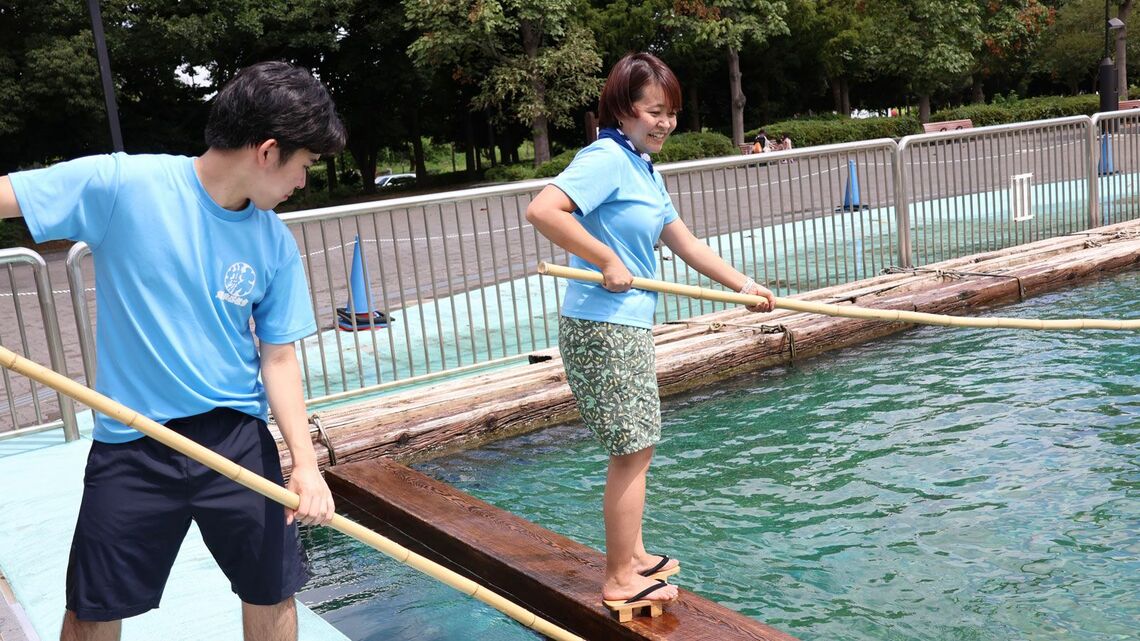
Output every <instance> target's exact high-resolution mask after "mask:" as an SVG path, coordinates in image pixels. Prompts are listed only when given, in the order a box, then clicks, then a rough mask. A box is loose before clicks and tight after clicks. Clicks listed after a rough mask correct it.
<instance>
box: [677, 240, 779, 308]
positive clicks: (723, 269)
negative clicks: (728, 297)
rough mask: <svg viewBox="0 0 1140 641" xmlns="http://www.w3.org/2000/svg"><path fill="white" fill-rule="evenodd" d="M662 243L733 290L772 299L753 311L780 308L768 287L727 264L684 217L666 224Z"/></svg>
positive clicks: (690, 264) (706, 274) (705, 273)
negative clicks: (694, 233) (698, 236)
mask: <svg viewBox="0 0 1140 641" xmlns="http://www.w3.org/2000/svg"><path fill="white" fill-rule="evenodd" d="M661 242H663V243H665V246H666V247H668V248H669V249H670V250H672V251H673V253H674V254H676V255H678V256H680V257H681V260H683V261H685V263H686V264H687V265H688V266H690V267H692V268H693V269H695V270H697V271H698V272H700V273H701V274H704V275H705V276H708V277H709V278H711V279H713V280H715V281H716V282H718V283H720V284H721V285H724V286H725V287H727V288H729V289H731V290H732V291H734V292H741V293H743V294H754V295H756V296H763V297H764V298H766V299H768V302H767V305H749V306H748V309H749V310H750V311H753V312H766V311H771V310H773V309H775V308H776V297H775V295H773V294H772V292H771V291H770V290H769V289H768V288H767V287H764V286H762V285H758V284H756V282H755V281H753V280H752V279H751V278H749V277H748V276H745V275H744V274H742V273H740V272H738V271H737V270H736V269H735V268H734V267H733V266H732V265H729V264H728V263H726V262H725V261H724V259H723V258H721V257H720V256H718V255H717V253H716V252H714V251H713V250H712V248H711V247H709V246H708V245H706V244H705V243H704V242H702V241H701V240H700V239H699V238H697V237H696V236H694V235H693V232H691V231H689V228H688V227H686V226H685V223H684V222H683V221H682V220H681V219H680V218H678V219H676V220H674V221H673V222H671V223H669V224H667V225H665V228H664V229H662V230H661Z"/></svg>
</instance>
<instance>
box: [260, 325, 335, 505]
mask: <svg viewBox="0 0 1140 641" xmlns="http://www.w3.org/2000/svg"><path fill="white" fill-rule="evenodd" d="M261 380H262V382H263V383H264V384H265V394H266V396H267V397H268V398H269V408H270V409H271V410H272V411H273V418H274V420H276V421H277V429H279V430H280V431H281V436H282V437H283V438H284V439H285V445H286V446H287V447H288V448H289V454H290V455H292V457H293V473H292V474H291V475H290V476H289V484H288V488H289V490H290V491H293V492H296V493H297V495H298V496H300V497H301V503H300V505H298V506H297V510H296V512H292V511H290V510H288V509H287V510H286V514H287V515H288V518H289V520H290V522H292V520H293V518H294V517H295V518H296V519H297V520H299V521H300V522H301V523H304V524H305V525H315V524H325V523H328V522H329V521H331V520H332V517H333V514H334V510H335V506H334V505H333V498H332V492H330V491H329V486H328V485H327V484H325V479H324V477H323V476H321V471H320V469H319V468H318V467H317V454H316V452H315V451H314V450H313V441H312V439H311V438H310V437H309V420H308V417H307V415H306V414H305V398H304V395H303V394H302V392H301V367H300V365H299V364H298V363H297V354H296V352H295V351H294V350H293V344H292V343H288V344H285V345H274V344H272V343H265V342H263V343H261Z"/></svg>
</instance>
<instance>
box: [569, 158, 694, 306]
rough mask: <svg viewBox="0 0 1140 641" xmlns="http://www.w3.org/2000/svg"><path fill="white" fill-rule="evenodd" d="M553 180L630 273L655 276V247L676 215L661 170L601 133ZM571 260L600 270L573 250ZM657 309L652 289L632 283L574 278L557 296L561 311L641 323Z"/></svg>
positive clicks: (580, 220) (584, 225)
mask: <svg viewBox="0 0 1140 641" xmlns="http://www.w3.org/2000/svg"><path fill="white" fill-rule="evenodd" d="M554 185H555V186H556V187H558V188H559V189H561V190H562V191H563V192H564V193H565V194H566V195H567V196H568V197H569V198H570V200H572V201H574V205H575V206H576V207H577V209H576V210H575V212H574V213H575V214H576V215H577V216H578V222H580V223H582V226H583V227H585V228H586V231H588V232H589V233H590V235H592V236H593V237H594V238H597V239H598V240H600V241H602V242H603V243H605V244H606V245H607V246H609V247H610V248H611V249H613V250H614V252H615V253H616V254H617V255H618V257H619V258H621V261H622V263H624V264H625V266H626V268H627V269H629V271H630V273H631V274H633V275H634V276H638V277H641V278H654V277H656V275H657V254H656V252H655V251H654V247H655V246H656V244H657V241H658V239H660V237H661V230H662V229H663V228H664V227H665V225H667V224H669V223H671V222H673V221H674V220H676V219H677V210H676V209H675V208H674V207H673V201H672V200H670V199H669V193H668V192H667V191H666V190H665V183H664V181H662V180H661V174H659V173H657V172H656V171H652V170H650V168H649V166H648V164H647V163H646V162H645V161H644V160H642V159H641V158H640V157H639V156H638V155H637V154H635V153H633V151H632V150H630V149H627V148H625V147H622V146H619V144H618V143H617V142H615V141H614V140H606V139H603V140H597V141H595V142H593V143H591V144H590V145H589V146H587V147H585V148H583V149H582V150H581V151H579V152H578V154H577V155H576V156H574V160H573V162H571V163H570V166H569V167H567V168H566V170H565V171H563V172H562V173H561V174H559V175H558V177H557V178H555V179H554ZM570 265H571V266H572V267H577V268H579V269H589V270H593V271H596V272H600V271H601V269H599V268H598V267H597V266H596V265H592V264H590V263H588V262H586V261H585V260H582V259H581V258H579V257H577V256H573V255H571V257H570ZM656 309H657V294H656V293H654V292H647V291H644V290H639V289H631V290H629V291H627V292H622V293H620V294H619V293H614V292H611V291H609V290H607V289H606V288H604V287H602V286H601V285H596V284H594V283H584V282H581V281H576V280H572V281H570V283H569V285H568V286H567V287H566V296H565V298H564V299H563V301H562V314H563V315H564V316H569V317H571V318H581V319H584V320H594V321H602V322H607V323H616V324H618V325H631V326H633V327H644V328H651V327H653V315H654V312H655V311H656Z"/></svg>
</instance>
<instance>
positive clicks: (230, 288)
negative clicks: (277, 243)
mask: <svg viewBox="0 0 1140 641" xmlns="http://www.w3.org/2000/svg"><path fill="white" fill-rule="evenodd" d="M255 284H257V272H255V271H254V270H253V267H250V266H249V264H248V263H241V262H238V263H234V264H233V265H230V268H229V269H227V270H226V276H225V279H224V280H223V281H222V285H223V286H224V287H225V288H226V291H224V292H221V291H220V292H218V293H217V297H218V299H219V300H223V301H225V302H227V303H233V304H234V305H239V306H241V307H245V306H246V305H248V304H249V299H248V298H246V296H249V294H250V292H252V291H253V286H254V285H255Z"/></svg>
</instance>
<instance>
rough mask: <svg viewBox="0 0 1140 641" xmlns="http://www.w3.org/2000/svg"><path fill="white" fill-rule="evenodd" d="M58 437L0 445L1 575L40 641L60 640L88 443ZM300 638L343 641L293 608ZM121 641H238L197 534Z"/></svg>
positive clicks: (227, 601) (237, 615) (221, 583)
mask: <svg viewBox="0 0 1140 641" xmlns="http://www.w3.org/2000/svg"><path fill="white" fill-rule="evenodd" d="M61 440H62V438H61V437H60V436H59V432H58V431H55V432H51V433H46V434H42V435H33V436H27V437H20V438H17V439H14V440H13V441H4V442H0V515H3V517H2V520H0V523H2V525H0V570H2V571H3V573H4V575H5V576H6V577H7V579H8V582H9V583H10V584H11V586H12V590H13V591H14V592H15V594H16V599H17V601H18V602H19V603H20V605H21V606H22V607H23V608H24V611H25V612H26V613H27V616H28V619H29V620H31V622H32V625H33V627H34V628H35V631H36V633H37V634H38V635H39V636H40V638H41V639H58V638H59V631H60V625H61V621H62V618H63V610H64V575H65V573H66V571H67V556H68V550H69V549H70V547H71V535H72V532H73V531H74V529H75V517H76V515H77V514H78V513H79V500H80V495H81V493H82V490H83V468H84V466H85V464H86V461H87V452H88V450H89V449H90V447H91V441H89V440H87V439H80V440H78V441H75V442H72V443H66V444H59V442H60V441H61ZM297 616H298V620H299V625H300V638H301V639H303V640H306V641H307V640H310V639H311V640H314V641H324V640H328V641H348V637H346V636H344V635H343V634H341V633H340V632H338V631H337V630H336V629H335V628H334V627H332V625H330V624H329V623H327V622H326V621H324V620H323V619H321V618H320V617H319V616H317V615H316V614H314V613H313V612H312V611H311V610H309V609H308V608H306V607H304V606H303V605H301V604H300V603H298V604H297ZM122 638H123V640H124V641H154V640H155V639H163V641H183V640H185V641H191V640H195V641H197V640H200V639H211V640H214V639H217V640H222V641H226V640H230V639H233V640H235V641H239V640H240V639H241V638H242V632H241V602H240V601H239V600H238V598H237V596H235V595H234V594H233V592H231V591H230V584H229V581H228V580H227V579H226V577H225V575H223V574H222V571H221V570H220V569H218V567H217V565H216V564H215V563H214V559H213V557H211V556H210V553H209V551H208V550H207V549H206V546H205V544H204V543H203V542H202V537H201V535H200V534H199V532H198V528H197V527H196V526H191V528H190V533H189V534H188V535H187V537H186V541H185V542H184V543H183V545H182V551H181V552H180V553H179V555H178V560H177V561H176V562H175V565H174V570H173V571H172V572H171V575H170V581H169V583H168V584H167V587H166V592H165V593H164V594H163V597H162V603H161V607H160V608H159V609H157V610H152V611H150V612H147V613H146V614H143V615H140V616H137V617H134V618H131V619H127V620H125V621H124V622H123V637H122Z"/></svg>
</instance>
